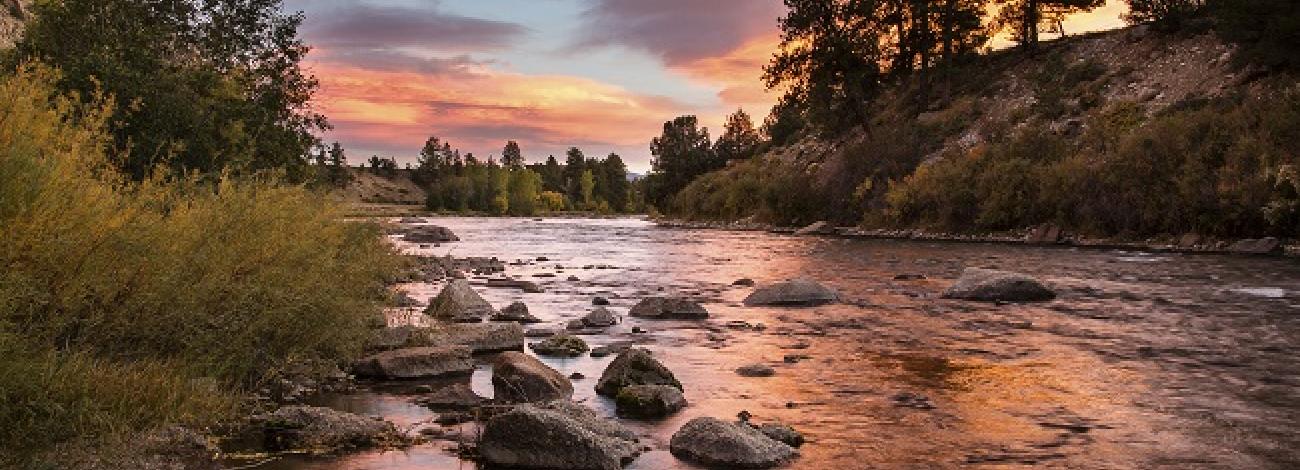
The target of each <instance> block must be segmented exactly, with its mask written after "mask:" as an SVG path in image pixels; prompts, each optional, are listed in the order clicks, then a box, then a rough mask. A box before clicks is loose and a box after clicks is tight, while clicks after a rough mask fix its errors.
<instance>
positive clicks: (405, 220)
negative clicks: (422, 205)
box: [397, 217, 425, 225]
mask: <svg viewBox="0 0 1300 470" xmlns="http://www.w3.org/2000/svg"><path fill="white" fill-rule="evenodd" d="M424 222H425V220H424V219H421V218H419V217H402V218H400V219H397V223H399V224H406V225H414V224H422V223H424Z"/></svg>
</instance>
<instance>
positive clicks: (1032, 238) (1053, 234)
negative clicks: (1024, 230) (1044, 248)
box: [1025, 224, 1063, 245]
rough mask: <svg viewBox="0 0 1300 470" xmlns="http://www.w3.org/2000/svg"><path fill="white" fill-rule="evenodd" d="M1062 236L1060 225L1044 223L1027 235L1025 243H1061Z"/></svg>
mask: <svg viewBox="0 0 1300 470" xmlns="http://www.w3.org/2000/svg"><path fill="white" fill-rule="evenodd" d="M1062 238H1063V237H1062V232H1061V227H1060V226H1057V225H1055V224H1043V225H1039V226H1037V227H1034V229H1033V230H1030V231H1029V234H1028V235H1026V236H1025V243H1031V244H1041V245H1054V244H1057V243H1060V242H1061V239H1062Z"/></svg>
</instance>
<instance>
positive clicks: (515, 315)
mask: <svg viewBox="0 0 1300 470" xmlns="http://www.w3.org/2000/svg"><path fill="white" fill-rule="evenodd" d="M491 320H492V321H502V322H505V321H512V322H518V323H524V324H531V323H541V322H542V320H541V319H540V318H537V317H535V316H533V314H531V313H529V312H528V305H527V304H525V303H523V302H515V303H512V304H510V305H508V306H506V308H503V309H501V312H500V313H497V314H496V315H493V316H492V318H491Z"/></svg>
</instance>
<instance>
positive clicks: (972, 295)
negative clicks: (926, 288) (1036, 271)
mask: <svg viewBox="0 0 1300 470" xmlns="http://www.w3.org/2000/svg"><path fill="white" fill-rule="evenodd" d="M943 298H945V299H962V300H976V301H981V302H1041V301H1047V300H1052V299H1055V298H1056V293H1055V292H1052V290H1051V289H1048V288H1047V286H1044V285H1043V284H1042V283H1041V282H1039V281H1038V280H1037V279H1034V278H1031V277H1029V276H1026V275H1024V274H1019V273H1013V272H1009V271H998V270H993V269H981V268H966V270H965V271H962V273H961V278H959V279H957V283H956V284H953V285H952V287H949V288H948V290H945V291H944V292H943Z"/></svg>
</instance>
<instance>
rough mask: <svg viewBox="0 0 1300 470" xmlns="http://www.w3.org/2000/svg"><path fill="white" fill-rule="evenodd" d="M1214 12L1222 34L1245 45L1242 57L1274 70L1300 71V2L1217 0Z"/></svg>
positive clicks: (1215, 0) (1213, 6)
mask: <svg viewBox="0 0 1300 470" xmlns="http://www.w3.org/2000/svg"><path fill="white" fill-rule="evenodd" d="M1210 10H1211V12H1212V15H1213V16H1214V18H1215V19H1216V20H1217V21H1218V31H1219V33H1220V34H1221V35H1222V36H1223V37H1224V38H1225V39H1227V40H1229V41H1232V42H1235V43H1238V44H1241V45H1242V49H1241V53H1240V56H1241V57H1242V58H1243V59H1244V60H1246V61H1248V62H1251V63H1256V64H1261V65H1265V66H1270V67H1279V68H1290V69H1292V70H1294V69H1295V68H1297V67H1300V48H1297V47H1296V44H1300V2H1296V1H1294V0H1214V1H1213V2H1212V3H1211V4H1210Z"/></svg>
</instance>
